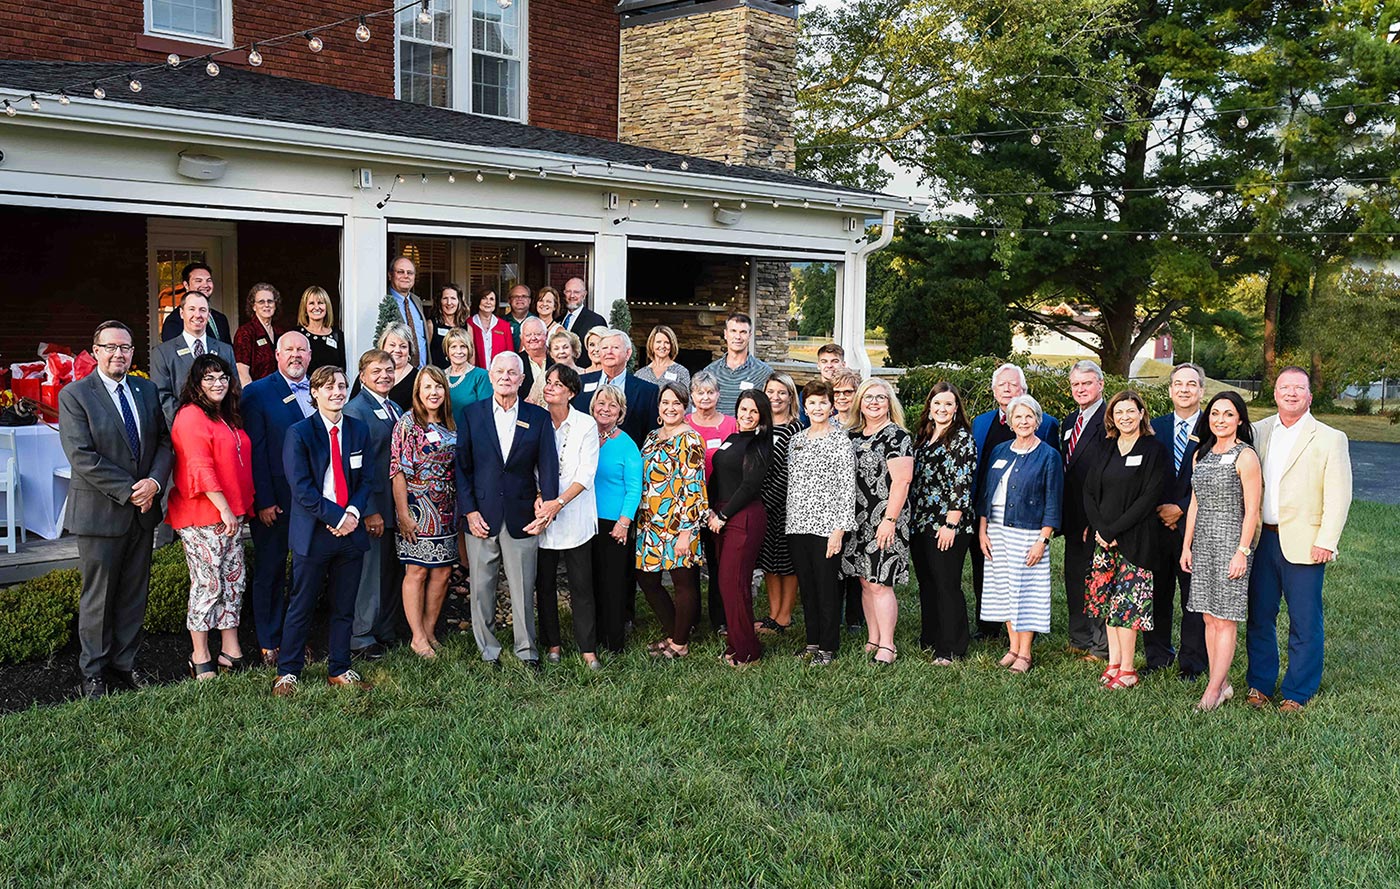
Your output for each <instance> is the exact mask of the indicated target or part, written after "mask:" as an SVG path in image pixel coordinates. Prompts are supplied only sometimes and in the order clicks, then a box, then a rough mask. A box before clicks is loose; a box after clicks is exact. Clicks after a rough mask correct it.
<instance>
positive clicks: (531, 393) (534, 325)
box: [517, 315, 551, 407]
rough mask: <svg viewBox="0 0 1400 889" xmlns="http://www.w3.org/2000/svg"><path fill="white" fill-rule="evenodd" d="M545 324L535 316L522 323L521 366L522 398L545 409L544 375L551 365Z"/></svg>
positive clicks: (519, 353)
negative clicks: (522, 369)
mask: <svg viewBox="0 0 1400 889" xmlns="http://www.w3.org/2000/svg"><path fill="white" fill-rule="evenodd" d="M545 343H546V340H545V326H544V322H543V321H541V320H540V319H539V318H536V317H535V316H534V315H531V316H530V317H529V318H526V319H525V320H524V321H521V322H520V351H519V352H518V353H517V354H518V355H519V356H520V364H521V366H522V367H523V368H524V374H525V376H524V378H523V379H522V380H521V382H520V397H521V398H523V399H525V400H526V401H528V402H530V403H531V404H538V405H539V406H540V407H544V375H545V373H546V372H547V371H548V370H549V365H550V364H551V362H550V360H549V348H548V346H547V345H546V344H545Z"/></svg>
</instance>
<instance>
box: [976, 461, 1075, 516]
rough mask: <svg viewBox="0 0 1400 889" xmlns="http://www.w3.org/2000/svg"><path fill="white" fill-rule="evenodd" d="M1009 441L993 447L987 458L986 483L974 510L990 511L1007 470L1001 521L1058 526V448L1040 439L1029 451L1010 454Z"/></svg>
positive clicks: (1060, 466) (1060, 481) (1061, 472)
mask: <svg viewBox="0 0 1400 889" xmlns="http://www.w3.org/2000/svg"><path fill="white" fill-rule="evenodd" d="M1011 445H1012V442H1009V441H1004V442H1002V443H1001V444H999V445H997V446H996V447H995V448H993V449H992V452H991V454H989V455H988V457H987V459H988V460H990V461H991V465H990V466H988V467H987V483H986V484H985V485H984V486H983V488H982V493H981V496H980V497H979V498H978V503H977V514H978V515H979V516H990V515H991V514H992V496H993V495H994V494H996V490H997V486H998V485H1000V484H1001V477H1002V476H1003V475H1005V474H1006V473H1007V471H1008V470H1009V471H1010V472H1011V481H1010V482H1008V483H1007V488H1006V513H1005V516H1004V523H1005V524H1006V525H1007V526H1008V527H1011V528H1021V529H1024V530H1028V531H1029V530H1037V531H1038V530H1040V529H1041V528H1057V529H1058V528H1059V527H1060V498H1061V495H1062V494H1063V492H1064V481H1065V470H1064V465H1063V460H1062V458H1061V457H1060V452H1059V451H1057V450H1055V449H1054V448H1052V447H1050V446H1049V445H1047V444H1045V443H1044V442H1041V443H1040V445H1039V446H1037V447H1036V449H1035V450H1033V451H1031V452H1030V453H1029V454H1013V453H1012V452H1011Z"/></svg>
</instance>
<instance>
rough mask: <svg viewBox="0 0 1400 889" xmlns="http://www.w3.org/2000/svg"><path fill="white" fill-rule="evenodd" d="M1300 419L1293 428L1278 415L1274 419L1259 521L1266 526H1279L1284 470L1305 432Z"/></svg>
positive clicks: (1265, 466) (1270, 434)
mask: <svg viewBox="0 0 1400 889" xmlns="http://www.w3.org/2000/svg"><path fill="white" fill-rule="evenodd" d="M1306 416H1308V414H1307V413H1305V414H1303V416H1302V417H1299V418H1298V422H1296V423H1294V424H1293V425H1292V426H1285V425H1283V423H1282V422H1280V421H1279V418H1278V416H1277V415H1275V416H1274V418H1273V423H1274V429H1273V431H1272V432H1271V433H1269V453H1268V454H1267V455H1265V457H1264V503H1263V505H1262V506H1261V507H1260V510H1259V511H1260V516H1259V520H1260V521H1261V522H1263V523H1264V524H1266V525H1277V524H1278V523H1279V521H1278V491H1279V485H1281V484H1283V470H1284V468H1285V467H1287V466H1288V455H1289V454H1291V453H1293V446H1294V445H1295V444H1297V443H1298V434H1299V433H1300V432H1302V431H1303V418H1304V417H1306Z"/></svg>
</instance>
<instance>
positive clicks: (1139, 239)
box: [1133, 235, 1142, 241]
mask: <svg viewBox="0 0 1400 889" xmlns="http://www.w3.org/2000/svg"><path fill="white" fill-rule="evenodd" d="M1133 240H1135V241H1141V240H1142V235H1138V236H1137V237H1136V238H1134V239H1133Z"/></svg>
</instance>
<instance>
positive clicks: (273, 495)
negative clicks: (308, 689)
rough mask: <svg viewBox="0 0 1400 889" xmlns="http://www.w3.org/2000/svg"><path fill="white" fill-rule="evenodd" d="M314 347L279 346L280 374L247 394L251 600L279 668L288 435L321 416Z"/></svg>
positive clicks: (283, 340)
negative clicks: (315, 401) (314, 391)
mask: <svg viewBox="0 0 1400 889" xmlns="http://www.w3.org/2000/svg"><path fill="white" fill-rule="evenodd" d="M310 361H311V344H310V343H309V342H308V341H307V339H306V337H305V336H304V335H303V334H301V333H298V332H297V331H289V332H287V333H284V334H282V336H281V337H280V338H278V340H277V373H273V374H268V375H267V376H265V377H263V378H262V379H261V380H254V381H253V382H251V383H249V384H248V388H247V389H244V390H243V400H242V403H241V407H242V410H243V428H244V430H245V431H246V432H247V433H248V438H249V439H251V440H252V442H253V509H255V510H256V511H257V517H256V520H254V521H251V522H249V523H248V527H249V529H250V530H251V532H252V536H253V583H252V586H251V590H250V595H249V599H251V600H252V601H251V604H252V606H253V625H254V627H256V629H257V633H258V645H259V646H260V647H261V648H262V657H263V663H264V664H266V665H268V666H271V665H272V664H275V663H277V656H278V652H279V649H281V647H282V623H283V620H284V618H285V616H286V613H287V527H288V525H287V522H288V513H289V511H290V510H291V508H292V494H291V488H290V486H289V485H288V483H287V472H286V468H285V465H284V464H283V462H282V448H283V445H284V444H285V443H286V440H287V431H288V430H289V429H291V428H292V427H293V426H295V425H296V424H297V423H300V422H301V421H302V420H303V419H305V418H306V417H309V416H311V414H313V413H314V412H315V408H314V407H313V406H312V404H311V384H310V381H308V380H307V379H306V367H307V364H308V363H309V362H310Z"/></svg>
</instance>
